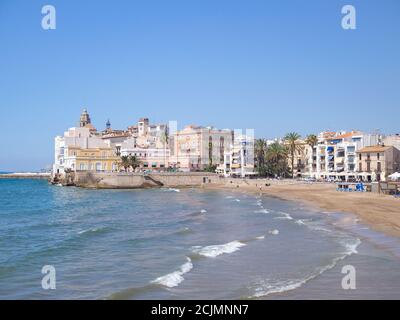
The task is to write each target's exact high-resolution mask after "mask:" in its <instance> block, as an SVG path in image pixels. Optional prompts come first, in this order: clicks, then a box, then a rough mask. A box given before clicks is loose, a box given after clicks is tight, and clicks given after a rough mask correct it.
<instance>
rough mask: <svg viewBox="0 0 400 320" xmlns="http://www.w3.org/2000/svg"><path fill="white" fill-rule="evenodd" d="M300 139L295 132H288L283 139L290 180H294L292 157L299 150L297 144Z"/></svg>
mask: <svg viewBox="0 0 400 320" xmlns="http://www.w3.org/2000/svg"><path fill="white" fill-rule="evenodd" d="M300 138H301V136H300V135H299V134H298V133H297V132H290V133H288V134H286V135H285V137H284V138H283V139H284V141H285V143H286V144H287V146H288V149H289V154H290V161H291V168H290V169H291V172H292V179H294V155H295V154H296V151H298V150H300V148H299V146H298V144H297V142H298V141H299V139H300Z"/></svg>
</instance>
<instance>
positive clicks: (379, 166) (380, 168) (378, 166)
mask: <svg viewBox="0 0 400 320" xmlns="http://www.w3.org/2000/svg"><path fill="white" fill-rule="evenodd" d="M378 154H379V153H378ZM376 170H377V171H378V172H381V171H382V165H381V163H380V162H378V163H377V164H376Z"/></svg>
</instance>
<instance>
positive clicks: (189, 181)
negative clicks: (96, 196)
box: [73, 172, 222, 189]
mask: <svg viewBox="0 0 400 320" xmlns="http://www.w3.org/2000/svg"><path fill="white" fill-rule="evenodd" d="M73 175H74V176H73V185H75V186H77V187H85V188H108V189H133V188H157V187H194V186H201V185H203V184H210V183H213V184H219V183H222V178H220V177H219V176H218V175H217V174H215V173H208V172H187V173H186V172H177V173H150V174H143V173H124V172H118V173H116V172H75V173H74V174H73Z"/></svg>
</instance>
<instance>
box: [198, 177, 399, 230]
mask: <svg viewBox="0 0 400 320" xmlns="http://www.w3.org/2000/svg"><path fill="white" fill-rule="evenodd" d="M265 183H268V184H270V185H269V186H265ZM265 183H264V184H263V186H261V189H260V181H258V184H256V182H255V180H254V181H252V182H251V183H248V182H246V183H245V184H243V183H242V182H239V183H236V182H235V183H231V184H219V185H217V184H213V185H204V186H203V188H204V189H214V190H231V191H238V192H248V193H253V194H254V193H256V194H262V195H266V196H272V197H277V198H279V199H282V200H289V201H299V202H301V203H303V204H305V205H309V206H311V207H314V208H317V209H321V210H325V211H328V212H341V213H345V214H353V215H356V216H357V217H358V218H359V219H360V222H362V223H365V224H366V225H368V226H370V227H371V229H372V230H375V231H378V232H382V233H384V234H386V235H389V236H395V237H400V199H395V198H394V197H392V196H388V195H382V194H376V193H371V192H362V193H359V192H352V193H350V192H338V191H336V188H335V185H334V184H327V183H315V184H306V183H299V182H291V183H288V182H287V181H285V182H283V183H279V182H275V181H268V180H267V181H265ZM327 214H328V213H327Z"/></svg>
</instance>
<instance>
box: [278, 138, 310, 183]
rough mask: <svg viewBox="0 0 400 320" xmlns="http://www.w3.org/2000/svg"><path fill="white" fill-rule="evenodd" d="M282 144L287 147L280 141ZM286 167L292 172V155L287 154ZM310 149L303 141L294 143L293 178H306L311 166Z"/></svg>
mask: <svg viewBox="0 0 400 320" xmlns="http://www.w3.org/2000/svg"><path fill="white" fill-rule="evenodd" d="M282 143H283V144H284V145H285V146H286V147H289V145H288V144H287V143H286V142H285V141H282ZM288 155H289V156H288V166H289V168H290V170H292V155H291V154H290V152H289V153H288ZM311 159H312V148H311V147H310V145H308V144H307V143H306V142H305V141H304V140H301V139H300V140H298V141H296V149H295V151H294V154H293V160H294V161H293V167H294V169H293V172H294V176H295V177H303V176H307V175H308V173H309V171H310V165H311V164H312V161H311Z"/></svg>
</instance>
